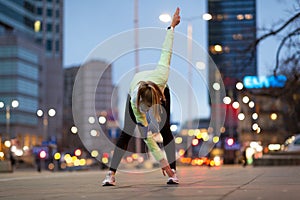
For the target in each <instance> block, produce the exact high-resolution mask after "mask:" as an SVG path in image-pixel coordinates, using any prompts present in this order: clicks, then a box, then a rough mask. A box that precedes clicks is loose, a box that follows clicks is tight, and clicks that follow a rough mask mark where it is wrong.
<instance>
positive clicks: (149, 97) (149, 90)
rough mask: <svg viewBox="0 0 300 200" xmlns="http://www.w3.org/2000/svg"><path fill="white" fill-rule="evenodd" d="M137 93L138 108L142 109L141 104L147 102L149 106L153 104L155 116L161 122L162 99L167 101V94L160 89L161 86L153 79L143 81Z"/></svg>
mask: <svg viewBox="0 0 300 200" xmlns="http://www.w3.org/2000/svg"><path fill="white" fill-rule="evenodd" d="M139 84H140V86H139V89H138V93H137V108H138V110H139V112H141V111H140V104H141V103H142V104H145V105H147V106H153V105H155V106H153V108H152V109H153V115H154V118H155V119H156V120H157V121H158V122H160V121H161V117H160V111H161V107H160V104H161V101H165V96H164V94H163V93H162V91H161V90H160V88H159V87H158V86H157V85H156V84H155V83H153V82H151V81H141V82H139Z"/></svg>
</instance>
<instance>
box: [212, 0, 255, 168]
mask: <svg viewBox="0 0 300 200" xmlns="http://www.w3.org/2000/svg"><path fill="white" fill-rule="evenodd" d="M208 13H210V14H211V15H212V19H211V20H210V21H209V22H208V48H209V54H210V56H211V58H212V59H213V61H214V63H215V64H216V66H217V67H218V69H219V71H220V73H221V77H218V76H217V73H216V71H214V68H213V67H209V82H210V84H209V87H210V88H209V89H210V90H211V91H214V90H215V88H216V87H215V88H214V87H213V85H214V84H215V83H219V82H220V80H223V82H224V85H225V89H226V95H227V96H228V97H229V98H227V99H229V100H230V102H229V103H228V104H227V105H226V110H227V113H226V119H225V124H224V128H225V129H223V130H225V132H224V133H222V134H221V140H220V141H221V142H222V143H223V145H222V146H223V148H225V150H226V146H225V141H226V139H227V138H228V137H234V138H236V139H237V138H238V133H237V131H236V130H237V126H238V120H237V109H235V108H234V107H233V106H232V105H233V103H234V102H236V101H237V90H236V88H235V85H236V83H237V82H239V81H242V80H243V77H244V76H246V75H256V73H257V64H256V52H254V53H253V54H252V53H251V52H250V51H249V50H248V51H247V47H249V46H250V45H251V44H253V42H254V41H255V39H256V1H255V0H226V1H222V0H208ZM211 94H212V95H211V96H210V98H214V99H217V98H218V96H217V95H215V94H218V93H213V92H212V93H211ZM217 102H220V101H217ZM211 106H212V107H216V108H218V107H223V106H225V105H213V104H212V105H211ZM212 114H213V113H212ZM217 131H219V130H217ZM237 148H238V146H237ZM224 155H229V158H228V159H226V158H224V162H225V163H226V162H227V161H228V163H231V162H233V160H234V152H233V151H232V149H230V150H229V152H227V153H226V152H225V154H224Z"/></svg>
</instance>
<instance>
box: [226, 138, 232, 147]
mask: <svg viewBox="0 0 300 200" xmlns="http://www.w3.org/2000/svg"><path fill="white" fill-rule="evenodd" d="M226 143H227V145H228V146H232V145H233V144H234V139H233V138H227V140H226Z"/></svg>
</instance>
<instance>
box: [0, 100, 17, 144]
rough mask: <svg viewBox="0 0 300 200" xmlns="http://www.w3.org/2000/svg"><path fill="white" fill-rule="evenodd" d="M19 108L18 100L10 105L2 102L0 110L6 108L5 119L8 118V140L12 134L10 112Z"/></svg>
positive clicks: (0, 102)
mask: <svg viewBox="0 0 300 200" xmlns="http://www.w3.org/2000/svg"><path fill="white" fill-rule="evenodd" d="M18 106H19V101H18V100H12V101H11V103H10V104H6V105H5V104H4V102H2V101H0V108H4V107H5V118H6V139H9V136H10V135H11V134H10V118H11V115H10V111H11V108H17V107H18Z"/></svg>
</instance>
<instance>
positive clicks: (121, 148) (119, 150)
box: [109, 95, 136, 172]
mask: <svg viewBox="0 0 300 200" xmlns="http://www.w3.org/2000/svg"><path fill="white" fill-rule="evenodd" d="M135 127H136V120H135V117H134V114H133V111H132V108H131V105H130V96H129V95H128V97H127V101H126V109H125V118H124V128H123V130H122V132H121V135H120V137H119V139H118V141H117V144H116V147H115V150H114V154H113V157H112V161H111V165H110V168H109V169H110V170H111V171H113V172H116V171H117V168H118V166H119V164H120V161H121V159H122V157H123V156H124V154H125V152H126V150H127V147H128V143H129V140H130V139H131V138H132V135H133V133H134V129H135Z"/></svg>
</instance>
